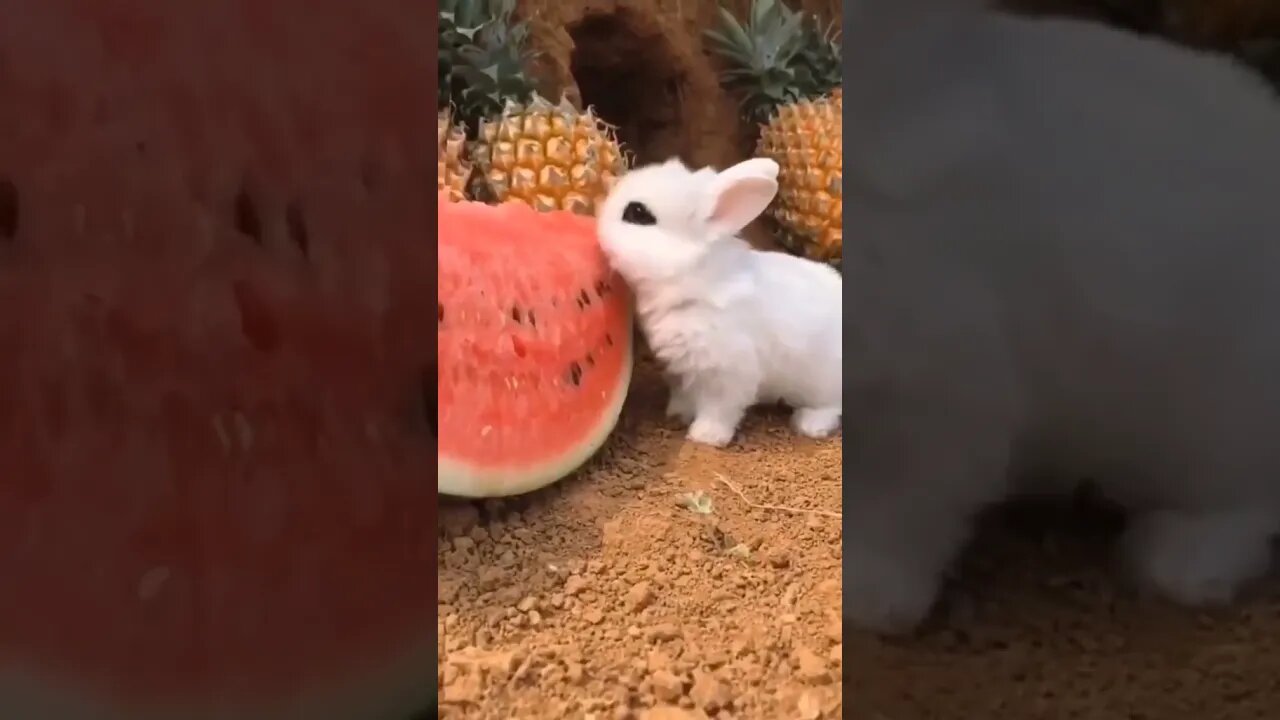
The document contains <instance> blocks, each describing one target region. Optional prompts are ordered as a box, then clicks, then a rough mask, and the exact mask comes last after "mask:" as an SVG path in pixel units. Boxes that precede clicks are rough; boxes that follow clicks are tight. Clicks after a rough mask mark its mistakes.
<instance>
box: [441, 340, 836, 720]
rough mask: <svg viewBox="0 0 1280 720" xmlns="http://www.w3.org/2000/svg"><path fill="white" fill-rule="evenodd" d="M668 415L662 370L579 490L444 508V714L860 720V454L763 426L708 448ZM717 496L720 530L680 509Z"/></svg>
mask: <svg viewBox="0 0 1280 720" xmlns="http://www.w3.org/2000/svg"><path fill="white" fill-rule="evenodd" d="M665 401H666V394H665V390H663V388H662V385H661V380H660V379H659V378H658V377H657V376H656V374H655V373H654V372H653V370H652V369H651V368H649V367H647V366H643V365H642V366H641V368H639V370H638V374H637V377H636V379H635V381H634V384H633V385H632V389H631V398H630V400H629V403H628V407H627V408H626V411H625V414H624V416H623V420H622V422H621V423H620V425H619V428H618V429H617V431H616V432H615V434H614V437H613V439H612V440H611V442H610V444H609V445H608V447H607V448H606V450H605V451H603V452H602V454H601V455H600V456H599V457H598V458H597V459H596V460H595V461H594V462H593V463H592V464H591V465H590V466H589V467H588V468H587V469H585V470H584V471H583V472H582V473H580V474H579V475H578V476H575V477H573V478H570V479H568V480H565V481H563V482H561V483H559V484H557V485H555V486H553V487H551V488H549V489H547V490H546V491H543V492H539V493H534V494H532V495H529V496H526V497H521V498H516V499H511V500H506V501H502V502H495V501H490V502H486V503H469V502H442V507H441V516H440V517H441V520H440V525H441V529H440V552H439V570H440V607H439V611H440V637H441V642H440V650H439V664H440V673H439V681H440V687H441V704H442V717H445V718H454V719H460V718H476V719H479V718H492V719H493V720H511V719H512V718H520V719H521V720H526V719H528V720H541V719H546V720H551V719H552V718H554V719H556V720H573V719H583V720H585V719H588V718H596V719H597V720H605V719H608V720H621V719H623V718H635V719H637V720H639V719H641V718H643V719H647V720H660V719H666V720H684V719H686V718H697V719H703V718H716V719H717V720H729V719H731V718H761V719H765V718H767V719H771V720H772V719H777V718H787V719H791V718H798V719H801V720H813V719H815V718H838V717H840V716H841V715H840V711H841V690H840V688H841V684H840V680H839V677H840V669H841V666H840V654H841V646H840V617H839V610H840V591H841V585H840V540H841V531H840V519H839V517H838V513H839V510H840V459H841V440H840V439H839V438H838V437H837V438H834V439H831V440H826V441H822V442H815V441H811V440H806V439H802V438H798V437H797V436H795V435H794V434H792V432H791V431H790V430H789V428H788V427H787V420H786V416H785V414H783V413H759V414H756V415H753V416H752V417H751V418H750V419H749V420H748V422H747V423H746V424H745V427H744V428H743V431H742V433H741V435H740V437H739V438H738V439H737V440H736V441H735V442H734V444H732V445H731V446H730V447H728V448H726V449H724V450H716V449H711V448H706V447H701V446H694V445H691V444H688V443H686V442H685V441H684V438H683V433H682V431H681V430H680V429H679V427H678V426H677V425H676V424H675V423H674V422H673V421H667V420H664V419H663V412H662V411H663V407H664V404H665ZM698 491H701V492H702V493H704V494H705V498H707V499H709V500H710V507H709V509H710V512H709V513H705V514H703V513H699V512H697V511H695V510H692V509H689V508H688V507H685V506H682V505H681V504H680V500H681V497H682V496H684V495H685V494H687V493H691V492H698ZM738 491H740V492H741V495H739V494H738ZM744 498H745V499H744ZM749 503H755V504H771V505H778V506H786V507H789V508H792V509H783V510H774V509H764V508H760V507H752V505H750V504H749ZM702 509H704V510H705V509H708V508H706V507H703V508H702Z"/></svg>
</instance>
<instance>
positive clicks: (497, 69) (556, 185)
mask: <svg viewBox="0 0 1280 720" xmlns="http://www.w3.org/2000/svg"><path fill="white" fill-rule="evenodd" d="M514 12H515V0H442V2H441V10H440V17H441V23H440V25H441V28H445V27H446V26H448V27H449V28H450V30H449V32H450V34H449V36H448V37H445V36H444V35H443V34H442V37H441V43H440V47H441V48H442V50H441V55H440V64H441V70H440V73H441V77H442V82H443V83H444V85H447V86H448V90H447V97H448V102H449V103H451V105H452V107H453V108H454V110H455V111H456V113H457V115H458V117H459V118H460V119H461V122H462V128H463V130H462V132H463V133H465V135H466V136H468V137H470V138H472V141H471V142H468V143H466V146H465V155H466V157H465V160H466V161H468V162H470V163H473V164H474V166H475V168H476V170H477V172H475V173H471V172H470V168H469V167H466V166H465V164H464V163H463V160H464V158H463V152H462V151H463V148H462V147H461V146H460V144H458V143H454V145H453V146H452V147H454V148H457V149H458V150H459V152H458V153H457V154H456V158H457V161H456V162H457V166H456V172H452V171H450V170H448V169H447V168H444V167H443V166H442V168H441V169H440V173H441V177H440V183H441V184H442V187H443V186H444V185H446V184H449V183H453V182H455V181H456V179H457V178H459V177H462V182H463V183H465V184H466V186H465V190H466V194H467V195H468V196H469V197H471V198H472V199H476V200H482V201H485V202H493V203H500V202H509V201H519V202H524V203H527V204H529V205H531V206H533V207H535V208H537V209H539V210H557V209H559V210H570V211H573V212H578V213H583V214H593V213H594V212H595V205H596V203H597V202H598V201H599V200H600V199H601V198H602V197H603V196H604V195H605V194H606V193H607V192H608V191H609V188H610V187H612V185H613V182H614V180H616V178H617V177H618V175H620V174H622V173H623V172H625V171H626V158H625V156H624V154H623V152H622V148H621V147H620V146H619V144H618V141H617V139H616V138H615V136H614V134H613V131H612V129H611V128H610V127H609V126H607V125H606V124H604V123H603V122H602V121H601V120H600V119H599V118H598V117H597V116H596V115H595V114H594V113H593V112H592V111H591V109H590V108H588V109H587V110H585V111H581V110H579V109H577V108H575V107H574V106H573V105H571V104H570V103H568V102H566V101H564V100H561V102H560V103H559V104H553V103H551V102H549V101H547V100H545V99H543V98H542V97H540V96H539V95H538V93H537V92H535V90H534V86H533V82H532V81H531V80H530V79H529V77H528V76H527V74H526V72H525V68H526V67H527V66H528V65H529V61H530V60H531V59H533V57H534V53H533V52H531V51H530V50H528V49H527V47H526V46H527V37H528V31H527V28H526V27H525V24H524V22H522V21H517V20H515V19H514ZM442 33H443V30H442ZM446 48H447V49H446ZM442 102H443V100H442ZM441 122H442V123H443V122H444V121H443V120H442V121H441ZM438 133H439V135H440V137H441V140H440V144H441V152H442V157H443V153H444V152H445V151H446V149H447V148H446V144H447V142H448V140H449V138H454V139H455V140H456V138H457V134H456V133H452V131H448V130H446V127H445V126H444V125H441V127H440V129H439V130H438ZM450 161H451V162H452V161H453V160H452V159H451V160H450ZM450 173H452V174H450ZM464 173H465V175H466V176H469V177H470V180H469V182H468V181H467V179H466V177H463V174H464ZM446 175H449V177H446ZM449 187H450V189H451V191H452V189H453V185H449Z"/></svg>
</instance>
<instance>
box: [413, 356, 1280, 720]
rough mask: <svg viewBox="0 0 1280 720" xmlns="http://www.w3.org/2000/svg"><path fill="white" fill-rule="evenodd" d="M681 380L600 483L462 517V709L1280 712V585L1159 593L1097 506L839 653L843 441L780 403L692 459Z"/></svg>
mask: <svg viewBox="0 0 1280 720" xmlns="http://www.w3.org/2000/svg"><path fill="white" fill-rule="evenodd" d="M660 382H661V381H660V380H659V379H658V378H657V376H656V375H655V374H654V372H653V371H652V369H651V368H648V367H647V366H642V367H641V368H639V371H638V374H637V377H636V380H635V384H634V385H633V387H632V392H631V398H630V401H629V404H628V407H627V409H626V412H625V414H624V416H623V420H622V422H621V424H620V426H619V429H618V431H617V433H616V434H615V436H614V439H613V440H612V441H611V443H610V445H609V447H608V448H607V449H606V450H605V451H604V453H603V454H602V456H601V457H600V458H599V459H598V460H597V461H596V462H594V463H592V464H591V466H590V467H589V468H588V469H586V470H585V471H584V472H583V473H582V474H581V475H580V476H578V477H575V478H571V479H569V480H566V481H565V482H563V483H560V484H558V485H556V486H553V487H551V488H549V489H547V490H546V491H543V492H540V493H535V494H532V495H530V496H527V497H521V498H517V499H513V500H508V501H505V502H489V503H466V502H445V503H444V504H443V506H442V508H441V531H440V538H441V543H440V554H439V568H440V597H441V600H440V606H439V612H440V619H441V625H440V637H441V645H440V650H439V657H438V660H439V667H440V674H439V682H440V687H441V690H442V692H441V701H442V703H441V704H442V709H441V713H442V714H441V716H442V717H444V718H450V719H462V718H467V719H471V718H476V719H481V718H492V719H493V720H513V719H514V718H519V719H520V720H526V719H528V720H550V719H551V718H556V719H561V718H563V719H565V720H575V719H584V718H596V719H597V720H616V719H622V718H629V719H634V720H685V719H687V718H699V719H701V718H716V719H717V720H724V719H728V718H739V719H741V720H811V719H815V718H824V719H828V720H831V719H834V718H849V719H850V720H1273V719H1274V718H1275V717H1277V714H1276V713H1277V711H1276V709H1277V708H1280V633H1277V632H1276V628H1277V626H1278V624H1280V600H1277V599H1275V598H1277V597H1280V593H1278V592H1275V591H1276V590H1277V589H1280V588H1277V587H1275V586H1272V587H1269V588H1262V589H1260V590H1259V591H1258V592H1256V593H1255V594H1254V595H1253V597H1252V599H1248V600H1246V601H1245V602H1243V603H1242V604H1241V605H1240V606H1238V607H1236V608H1233V609H1230V610H1223V611H1216V612H1192V611H1187V610H1182V609H1178V608H1174V607H1170V606H1168V605H1166V604H1164V603H1161V602H1157V601H1154V600H1150V599H1144V598H1141V597H1139V596H1137V595H1136V594H1135V593H1134V592H1132V591H1131V590H1130V589H1128V588H1127V587H1126V586H1125V584H1124V583H1123V582H1122V581H1121V580H1120V579H1119V578H1120V577H1121V576H1120V575H1119V574H1118V573H1117V572H1116V571H1115V569H1114V567H1112V562H1111V557H1112V554H1111V550H1112V548H1113V541H1114V536H1115V534H1116V532H1118V530H1119V529H1120V527H1121V523H1122V519H1121V518H1119V517H1117V516H1115V515H1113V514H1110V513H1107V512H1104V511H1101V510H1098V509H1096V508H1084V509H1081V508H1072V507H1065V506H1056V507H1052V508H1048V509H1046V508H1027V507H1023V508H1017V509H1012V510H1005V511H1002V512H1000V513H999V514H996V515H994V516H993V517H991V518H989V519H988V520H987V521H986V522H984V523H983V531H982V532H981V534H980V536H979V538H978V541H977V542H976V545H975V547H974V548H973V549H972V550H971V551H970V552H969V553H968V554H967V556H966V560H965V562H964V563H963V567H962V568H961V569H960V572H959V573H958V577H959V578H960V579H958V580H956V581H955V582H954V583H953V586H952V587H950V588H949V589H948V592H947V595H946V601H945V602H944V603H943V605H942V607H941V608H940V611H939V613H938V617H937V618H936V619H935V620H934V621H933V622H932V623H931V625H930V626H928V627H926V628H924V629H922V631H921V632H920V634H919V635H918V636H917V637H914V638H910V639H904V640H896V641H885V640H880V639H876V638H873V637H871V636H869V635H867V634H865V633H860V632H857V631H856V630H852V629H851V630H850V631H849V632H848V634H847V636H846V637H845V638H844V640H843V644H842V636H841V627H840V618H839V608H840V591H841V575H840V541H841V530H840V520H839V518H837V517H832V516H830V513H832V512H838V511H839V509H840V508H839V503H840V460H841V447H842V441H841V440H840V439H839V438H836V439H832V440H829V441H825V442H813V441H807V440H802V439H797V438H796V437H794V436H793V435H792V434H791V433H790V432H789V431H788V430H787V428H786V418H785V416H784V415H783V414H780V413H759V414H756V415H754V416H753V417H751V418H750V419H749V421H748V422H747V424H746V426H745V428H744V432H743V434H742V437H741V438H740V439H739V440H738V441H737V442H735V443H734V444H733V445H732V446H730V447H729V448H727V449H725V450H713V449H708V448H700V447H693V446H689V445H686V444H685V443H683V442H682V435H681V432H680V431H679V429H678V428H677V427H676V425H674V424H673V423H671V422H668V421H666V420H664V419H663V418H662V408H663V404H664V402H665V396H664V392H663V390H662V389H661V384H660ZM725 481H728V483H732V485H730V484H728V483H726V482H725ZM735 488H736V490H737V491H741V493H742V495H743V496H745V497H746V498H747V499H748V500H749V501H750V502H752V503H756V504H773V505H779V506H787V507H790V508H795V510H785V511H784V510H768V509H761V508H753V507H751V506H749V505H748V503H747V502H745V501H744V500H743V497H740V496H739V495H738V493H737V492H736V491H735ZM698 491H701V492H702V493H704V495H702V496H698V500H695V501H694V502H689V501H687V500H685V499H684V498H685V497H686V494H687V493H696V492H698ZM706 500H709V501H710V504H709V505H707V504H706ZM682 503H683V504H682ZM690 506H692V508H693V509H691V507H690ZM698 509H701V510H710V512H709V513H702V512H698ZM805 510H807V511H809V512H805ZM842 651H843V658H844V659H847V661H848V664H847V665H845V664H844V663H843V660H842V657H841V655H842ZM844 685H848V687H849V688H850V690H851V693H852V694H851V696H850V698H849V702H848V703H847V704H845V703H844V701H843V693H842V688H843V686H844Z"/></svg>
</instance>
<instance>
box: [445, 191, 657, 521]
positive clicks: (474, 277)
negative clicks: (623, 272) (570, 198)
mask: <svg viewBox="0 0 1280 720" xmlns="http://www.w3.org/2000/svg"><path fill="white" fill-rule="evenodd" d="M439 207H440V214H439V237H440V247H439V262H440V266H439V273H440V277H439V288H440V289H439V292H440V302H439V307H438V309H437V313H436V321H437V327H438V332H437V335H438V343H439V345H438V348H439V372H438V377H439V380H438V383H437V384H438V387H437V392H438V393H439V417H438V422H439V446H438V450H439V468H440V470H439V491H440V492H442V493H446V494H450V495H461V496H468V497H496V496H503V495H514V494H517V493H523V492H528V491H530V490H535V489H538V488H541V487H544V486H546V485H548V484H550V483H553V482H555V481H556V480H559V479H560V478H563V477H564V476H566V475H568V474H569V473H571V472H572V471H573V470H574V469H576V468H578V467H579V466H580V465H582V464H583V463H584V462H585V461H586V460H587V459H588V458H589V457H591V455H593V454H594V453H595V452H596V451H597V450H598V449H599V448H600V446H601V445H603V444H604V441H605V439H606V438H607V437H608V435H609V433H610V432H611V431H612V430H613V427H614V425H615V424H616V423H617V422H618V415H619V413H620V412H621V410H622V404H623V401H624V400H625V399H626V396H627V388H628V386H629V384H630V382H631V361H632V358H631V343H632V334H631V300H630V294H629V293H628V291H627V289H626V286H625V285H624V284H623V283H622V281H621V279H619V278H618V277H617V276H616V275H615V274H614V273H613V272H612V270H610V268H609V266H608V265H607V264H606V263H605V259H604V255H603V253H602V252H601V250H600V246H599V243H598V242H597V239H596V232H595V221H594V220H592V219H591V218H587V217H583V216H580V215H575V214H573V213H570V212H549V213H540V212H536V211H535V210H533V209H532V208H530V207H528V206H526V205H523V204H521V203H508V204H505V205H501V206H498V207H491V206H488V205H483V204H481V203H473V202H462V203H456V202H455V203H449V202H445V201H443V200H441V202H440V205H439Z"/></svg>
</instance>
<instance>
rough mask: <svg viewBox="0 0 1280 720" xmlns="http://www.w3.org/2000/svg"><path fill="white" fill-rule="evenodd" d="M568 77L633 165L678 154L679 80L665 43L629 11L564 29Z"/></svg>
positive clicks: (588, 19) (645, 20) (589, 18)
mask: <svg viewBox="0 0 1280 720" xmlns="http://www.w3.org/2000/svg"><path fill="white" fill-rule="evenodd" d="M569 35H570V37H572V38H573V43H574V49H573V54H572V55H571V57H570V65H569V68H570V72H572V73H573V78H574V80H575V81H576V82H577V83H578V89H579V90H580V91H581V93H582V101H583V104H584V105H587V106H591V107H594V108H595V110H596V113H597V114H598V115H600V117H601V118H602V119H603V120H604V121H605V122H607V123H609V124H611V125H614V126H616V127H617V132H618V139H619V140H620V141H621V142H622V144H623V146H624V147H625V148H626V149H627V150H628V151H630V152H631V153H632V154H634V155H635V158H636V161H637V162H652V161H655V160H665V159H666V158H667V157H670V156H671V155H675V154H678V153H679V151H680V149H681V144H682V143H681V136H682V132H683V127H682V126H683V122H682V121H683V116H682V113H681V109H682V104H683V103H682V93H681V77H682V75H683V73H682V72H681V70H680V68H679V67H677V66H676V62H675V56H674V54H673V53H672V52H671V49H670V46H669V45H668V43H667V39H666V38H665V37H664V36H663V35H662V33H661V31H660V30H659V29H658V28H657V27H656V26H654V25H653V24H652V23H651V21H650V20H649V19H648V18H644V17H643V16H640V15H637V14H635V13H630V12H625V11H621V12H617V13H613V14H609V15H588V16H586V17H585V18H583V19H582V21H581V22H578V23H576V24H574V25H572V26H570V27H569Z"/></svg>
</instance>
